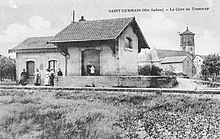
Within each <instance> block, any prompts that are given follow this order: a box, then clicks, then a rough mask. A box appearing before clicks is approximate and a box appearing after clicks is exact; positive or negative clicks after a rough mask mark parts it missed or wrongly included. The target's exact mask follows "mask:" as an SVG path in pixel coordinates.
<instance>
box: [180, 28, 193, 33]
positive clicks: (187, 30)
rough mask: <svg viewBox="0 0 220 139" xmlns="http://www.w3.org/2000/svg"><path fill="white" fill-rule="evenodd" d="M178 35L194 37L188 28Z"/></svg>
mask: <svg viewBox="0 0 220 139" xmlns="http://www.w3.org/2000/svg"><path fill="white" fill-rule="evenodd" d="M180 35H195V34H194V33H192V32H191V31H189V29H188V27H187V28H186V31H184V32H183V33H180Z"/></svg>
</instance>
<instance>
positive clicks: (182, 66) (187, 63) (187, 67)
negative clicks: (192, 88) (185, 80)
mask: <svg viewBox="0 0 220 139" xmlns="http://www.w3.org/2000/svg"><path fill="white" fill-rule="evenodd" d="M170 66H172V67H174V68H175V71H174V72H175V73H180V72H182V73H184V74H186V75H187V76H189V77H190V78H191V77H192V68H193V63H192V60H191V59H190V58H189V57H187V58H185V59H184V61H183V62H182V63H165V64H161V67H162V68H163V69H164V70H166V68H169V67H170Z"/></svg>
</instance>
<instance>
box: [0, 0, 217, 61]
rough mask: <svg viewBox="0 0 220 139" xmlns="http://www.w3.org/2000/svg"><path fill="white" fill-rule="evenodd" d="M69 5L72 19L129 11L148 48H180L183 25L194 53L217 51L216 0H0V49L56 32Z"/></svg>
mask: <svg viewBox="0 0 220 139" xmlns="http://www.w3.org/2000/svg"><path fill="white" fill-rule="evenodd" d="M192 7H194V8H192ZM156 8H157V9H156ZM202 8H203V9H202ZM195 9H196V10H195ZM73 10H74V11H75V18H74V19H75V21H76V20H79V19H80V17H81V16H84V18H85V19H86V20H98V19H110V18H123V17H135V19H136V21H137V23H138V25H139V27H140V29H141V31H142V32H143V34H144V36H145V39H146V41H147V43H148V44H149V46H150V48H151V49H153V48H158V49H172V50H180V42H179V33H182V32H184V31H185V30H186V27H188V28H189V30H190V31H191V32H193V33H195V34H196V35H195V48H196V54H201V55H207V54H211V53H212V54H213V53H218V52H220V0H120V1H119V0H110V1H104V0H1V1H0V54H1V55H6V56H12V57H13V56H14V54H11V53H10V54H9V53H8V50H9V49H11V48H13V47H15V46H16V45H18V44H19V43H21V42H22V41H24V40H25V39H26V38H28V37H33V36H34V37H37V36H53V35H56V33H58V32H59V31H61V30H62V29H63V28H65V27H66V26H67V25H68V24H70V23H71V21H72V11H73ZM146 51H147V50H146ZM142 52H144V51H142Z"/></svg>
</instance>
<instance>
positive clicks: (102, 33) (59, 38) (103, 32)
mask: <svg viewBox="0 0 220 139" xmlns="http://www.w3.org/2000/svg"><path fill="white" fill-rule="evenodd" d="M130 23H134V24H135V31H137V32H138V37H139V45H140V46H141V48H149V46H148V44H147V42H146V40H145V38H144V36H143V34H142V32H141V30H140V28H139V26H138V25H137V23H136V21H135V18H134V17H130V18H117V19H105V20H92V21H78V22H72V23H71V24H69V25H68V26H67V27H66V28H64V29H63V30H62V31H60V32H59V33H58V34H56V35H55V36H54V38H53V39H52V40H51V41H49V42H52V43H53V42H80V41H94V40H114V39H116V38H117V37H118V36H119V35H120V34H121V33H122V32H123V30H124V29H125V28H126V27H127V26H128V25H129V24H130Z"/></svg>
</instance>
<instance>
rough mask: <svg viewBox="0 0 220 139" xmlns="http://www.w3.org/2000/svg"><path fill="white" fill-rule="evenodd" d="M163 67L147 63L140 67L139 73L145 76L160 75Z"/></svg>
mask: <svg viewBox="0 0 220 139" xmlns="http://www.w3.org/2000/svg"><path fill="white" fill-rule="evenodd" d="M161 71H162V69H161V68H159V67H158V66H155V65H152V66H150V65H145V66H144V67H138V74H139V75H145V76H148V75H149V76H160V75H161Z"/></svg>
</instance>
